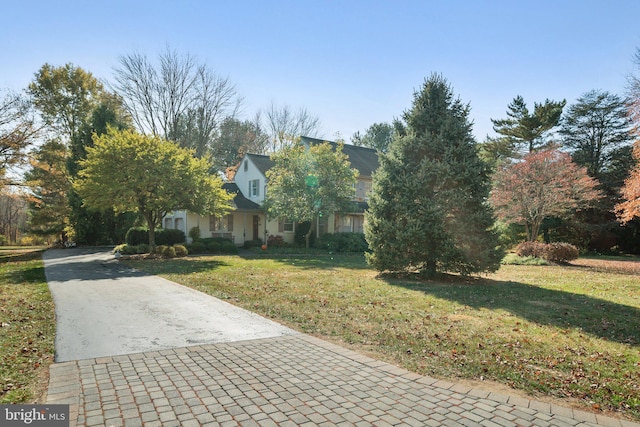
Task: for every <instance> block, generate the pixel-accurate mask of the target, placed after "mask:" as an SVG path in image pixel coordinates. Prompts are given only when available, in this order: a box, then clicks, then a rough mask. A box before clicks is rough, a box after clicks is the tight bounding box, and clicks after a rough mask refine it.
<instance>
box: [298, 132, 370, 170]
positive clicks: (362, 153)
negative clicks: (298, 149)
mask: <svg viewBox="0 0 640 427" xmlns="http://www.w3.org/2000/svg"><path fill="white" fill-rule="evenodd" d="M300 140H301V142H302V143H303V144H308V145H317V144H323V143H325V142H326V143H329V145H331V146H332V148H333V149H334V150H335V149H336V147H337V146H338V143H337V142H334V141H325V140H322V139H317V138H310V137H308V136H302V137H300ZM342 152H343V153H344V154H346V155H347V156H348V157H349V162H350V163H351V167H352V168H354V169H357V170H358V172H359V173H360V176H363V177H370V176H372V174H373V172H375V170H376V169H378V166H380V163H379V162H378V152H377V151H376V150H374V149H373V148H367V147H358V146H356V145H351V144H343V146H342Z"/></svg>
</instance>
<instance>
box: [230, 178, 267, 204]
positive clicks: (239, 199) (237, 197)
mask: <svg viewBox="0 0 640 427" xmlns="http://www.w3.org/2000/svg"><path fill="white" fill-rule="evenodd" d="M222 188H223V189H225V190H227V192H228V193H231V194H234V196H233V203H234V204H235V205H236V209H240V210H261V209H262V208H261V207H260V205H259V204H257V203H256V202H252V201H251V200H249V199H247V198H246V197H244V195H243V194H242V191H240V188H239V187H238V186H237V185H236V183H235V182H225V183H224V184H222Z"/></svg>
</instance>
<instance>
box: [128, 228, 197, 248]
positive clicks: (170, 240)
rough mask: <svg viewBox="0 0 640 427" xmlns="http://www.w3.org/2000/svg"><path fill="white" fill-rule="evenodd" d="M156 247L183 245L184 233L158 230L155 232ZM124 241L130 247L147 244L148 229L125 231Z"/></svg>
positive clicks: (173, 230) (174, 230) (172, 230)
mask: <svg viewBox="0 0 640 427" xmlns="http://www.w3.org/2000/svg"><path fill="white" fill-rule="evenodd" d="M155 238H156V245H166V246H172V245H175V244H178V243H184V241H185V235H184V231H182V230H176V229H163V228H159V229H157V230H156V232H155ZM125 241H126V242H127V243H128V244H130V245H139V244H147V245H148V244H149V229H148V228H146V227H132V228H130V229H129V231H127V235H126V237H125Z"/></svg>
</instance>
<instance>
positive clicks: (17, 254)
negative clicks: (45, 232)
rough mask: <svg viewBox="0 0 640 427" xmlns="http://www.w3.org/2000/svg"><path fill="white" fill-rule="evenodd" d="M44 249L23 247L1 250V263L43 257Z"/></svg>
mask: <svg viewBox="0 0 640 427" xmlns="http://www.w3.org/2000/svg"><path fill="white" fill-rule="evenodd" d="M42 252H44V249H21V250H10V251H0V264H4V263H7V262H25V261H33V260H36V259H40V258H42Z"/></svg>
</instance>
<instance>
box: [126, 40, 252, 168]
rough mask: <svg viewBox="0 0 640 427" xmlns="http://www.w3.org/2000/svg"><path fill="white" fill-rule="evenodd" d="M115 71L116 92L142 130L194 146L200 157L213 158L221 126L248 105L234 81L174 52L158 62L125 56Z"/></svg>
mask: <svg viewBox="0 0 640 427" xmlns="http://www.w3.org/2000/svg"><path fill="white" fill-rule="evenodd" d="M114 71H115V84H114V88H115V90H116V93H118V95H120V96H121V97H122V99H123V100H124V104H125V107H126V108H127V110H128V112H129V113H130V114H131V117H132V118H133V121H134V123H135V126H136V127H137V128H138V130H139V131H140V132H142V133H144V134H149V135H154V136H160V137H163V138H166V139H169V140H172V141H176V142H178V143H179V144H180V145H181V146H182V147H185V148H192V149H194V150H195V153H196V154H197V155H198V157H203V156H206V155H208V154H209V152H210V148H211V144H212V142H213V140H214V138H215V136H216V132H217V130H218V128H219V126H220V123H221V122H222V120H223V119H224V118H225V117H233V116H235V114H236V112H237V110H238V108H239V106H240V104H241V101H242V99H241V98H240V97H239V96H238V93H237V91H236V87H235V85H234V84H233V83H232V82H231V81H230V80H229V79H228V78H226V77H222V76H220V75H218V74H217V73H216V72H214V71H213V70H212V69H211V68H210V67H209V66H207V65H206V64H204V63H202V64H198V63H197V60H196V58H195V57H193V56H191V55H189V54H185V55H179V54H178V53H177V52H176V51H173V50H170V49H167V50H166V51H165V52H163V53H161V54H160V55H159V57H158V61H157V64H154V63H152V62H151V61H150V60H149V59H148V58H147V57H146V56H145V55H142V54H129V55H124V56H122V57H120V66H119V67H117V68H115V70H114Z"/></svg>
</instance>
